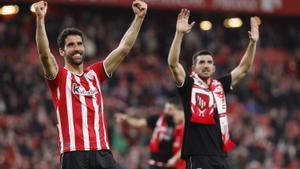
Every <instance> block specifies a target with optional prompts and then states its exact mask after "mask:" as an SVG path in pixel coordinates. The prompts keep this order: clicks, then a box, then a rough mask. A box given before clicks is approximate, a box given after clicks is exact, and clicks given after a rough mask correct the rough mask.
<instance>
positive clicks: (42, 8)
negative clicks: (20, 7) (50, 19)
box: [33, 1, 48, 18]
mask: <svg viewBox="0 0 300 169" xmlns="http://www.w3.org/2000/svg"><path fill="white" fill-rule="evenodd" d="M33 8H34V10H35V14H36V16H37V17H41V18H42V17H45V15H46V13H47V8H48V4H47V2H46V1H39V2H36V3H34V4H33Z"/></svg>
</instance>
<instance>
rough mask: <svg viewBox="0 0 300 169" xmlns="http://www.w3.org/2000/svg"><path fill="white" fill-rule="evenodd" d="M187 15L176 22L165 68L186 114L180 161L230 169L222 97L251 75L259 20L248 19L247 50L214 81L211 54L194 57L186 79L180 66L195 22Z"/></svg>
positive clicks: (193, 168)
mask: <svg viewBox="0 0 300 169" xmlns="http://www.w3.org/2000/svg"><path fill="white" fill-rule="evenodd" d="M189 15H190V11H189V10H187V9H182V10H181V12H180V13H179V15H178V18H177V25H176V33H175V37H174V39H173V42H172V45H171V48H170V51H169V56H168V64H169V67H170V70H171V72H172V76H173V78H174V80H175V82H176V85H177V88H178V91H179V94H180V97H181V100H182V103H183V107H184V113H185V127H184V136H183V143H182V144H183V145H182V154H181V156H182V158H183V159H184V160H185V161H186V168H187V169H199V168H201V169H229V166H228V163H227V160H226V152H228V151H229V150H230V149H231V148H233V147H234V143H233V142H231V140H230V137H229V128H228V122H227V107H226V99H225V95H226V94H227V93H228V92H230V91H231V89H232V87H234V86H235V85H236V84H237V83H238V82H239V81H240V80H241V79H242V78H244V77H245V76H246V74H247V73H248V72H249V71H250V69H251V66H252V63H253V60H254V56H255V51H256V44H257V41H258V39H259V30H258V24H259V23H258V20H257V19H256V18H255V17H251V19H250V24H251V30H250V31H249V32H248V34H249V39H250V42H249V45H248V48H247V50H246V52H245V54H244V56H243V58H242V60H241V62H240V63H239V65H238V66H237V67H236V68H235V69H233V71H231V72H230V73H229V74H227V75H225V76H223V77H221V78H218V79H214V78H213V77H212V76H213V74H214V72H215V65H214V60H213V54H212V53H211V52H210V51H207V50H202V51H198V52H196V53H195V54H194V56H193V65H192V73H191V74H190V76H188V75H186V72H185V70H184V69H183V67H182V65H181V64H180V63H179V55H180V48H181V43H182V39H183V37H184V35H185V34H186V33H188V32H190V31H191V29H192V27H193V26H194V24H195V22H192V23H191V24H189V23H188V19H189Z"/></svg>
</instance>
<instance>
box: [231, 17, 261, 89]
mask: <svg viewBox="0 0 300 169" xmlns="http://www.w3.org/2000/svg"><path fill="white" fill-rule="evenodd" d="M250 25H251V30H250V31H248V34H249V39H250V42H249V44H248V48H247V50H246V52H245V54H244V56H243V58H242V60H241V62H240V64H239V65H238V66H237V67H236V68H235V69H233V71H232V72H231V78H232V80H231V86H235V85H236V84H237V83H238V82H239V81H240V80H241V79H243V78H244V77H245V76H246V74H247V73H248V72H249V71H250V69H251V67H252V64H253V61H254V57H255V52H256V44H257V41H258V39H259V30H258V26H259V23H258V20H257V19H256V18H255V17H251V18H250Z"/></svg>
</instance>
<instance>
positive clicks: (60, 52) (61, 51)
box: [59, 48, 65, 56]
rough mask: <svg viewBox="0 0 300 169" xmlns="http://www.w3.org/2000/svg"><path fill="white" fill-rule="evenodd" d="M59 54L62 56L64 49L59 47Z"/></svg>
mask: <svg viewBox="0 0 300 169" xmlns="http://www.w3.org/2000/svg"><path fill="white" fill-rule="evenodd" d="M59 54H60V56H64V55H65V51H64V50H63V49H62V48H59Z"/></svg>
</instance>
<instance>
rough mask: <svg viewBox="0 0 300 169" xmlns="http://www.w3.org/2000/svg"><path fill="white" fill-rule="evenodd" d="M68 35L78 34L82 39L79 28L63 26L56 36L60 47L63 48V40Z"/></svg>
mask: <svg viewBox="0 0 300 169" xmlns="http://www.w3.org/2000/svg"><path fill="white" fill-rule="evenodd" d="M69 35H79V36H80V37H81V39H82V41H83V40H84V38H83V33H82V32H81V30H79V29H77V28H65V29H64V30H62V31H61V32H60V34H59V35H58V37H57V45H58V47H59V48H60V49H63V48H64V47H65V40H66V38H67V36H69Z"/></svg>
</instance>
